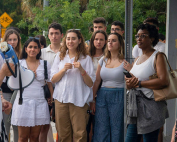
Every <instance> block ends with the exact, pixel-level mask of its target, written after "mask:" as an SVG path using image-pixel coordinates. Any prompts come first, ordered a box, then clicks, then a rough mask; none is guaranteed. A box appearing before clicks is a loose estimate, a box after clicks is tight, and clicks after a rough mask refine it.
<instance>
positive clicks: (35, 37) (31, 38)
mask: <svg viewBox="0 0 177 142" xmlns="http://www.w3.org/2000/svg"><path fill="white" fill-rule="evenodd" d="M29 39H36V40H38V41H39V38H38V37H32V36H30V37H29Z"/></svg>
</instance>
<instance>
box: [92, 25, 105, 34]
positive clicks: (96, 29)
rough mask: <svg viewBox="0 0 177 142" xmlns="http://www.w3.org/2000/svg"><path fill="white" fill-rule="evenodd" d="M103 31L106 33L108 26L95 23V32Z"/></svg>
mask: <svg viewBox="0 0 177 142" xmlns="http://www.w3.org/2000/svg"><path fill="white" fill-rule="evenodd" d="M98 30H102V31H105V32H106V26H105V25H104V24H103V23H93V31H94V32H96V31H98Z"/></svg>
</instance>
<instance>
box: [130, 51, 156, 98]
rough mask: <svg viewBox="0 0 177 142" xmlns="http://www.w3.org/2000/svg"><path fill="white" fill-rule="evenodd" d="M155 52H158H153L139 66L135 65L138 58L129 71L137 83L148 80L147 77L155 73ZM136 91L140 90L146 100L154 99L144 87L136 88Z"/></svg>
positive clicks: (150, 91) (151, 92) (150, 90)
mask: <svg viewBox="0 0 177 142" xmlns="http://www.w3.org/2000/svg"><path fill="white" fill-rule="evenodd" d="M157 52H158V51H154V53H153V54H152V55H151V56H150V57H149V58H148V59H147V60H146V61H144V62H143V63H141V64H139V65H137V61H138V60H139V58H138V59H137V60H136V62H135V63H134V65H133V67H132V69H131V70H130V73H132V74H133V75H134V76H135V77H137V78H138V80H139V81H146V80H149V76H151V75H153V74H154V73H155V69H154V59H155V55H156V54H157ZM136 89H137V90H141V91H142V92H143V93H144V95H146V96H147V97H148V98H154V95H153V90H152V89H148V88H144V87H142V88H136Z"/></svg>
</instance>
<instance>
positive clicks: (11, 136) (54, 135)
mask: <svg viewBox="0 0 177 142" xmlns="http://www.w3.org/2000/svg"><path fill="white" fill-rule="evenodd" d="M51 126H52V131H53V138H54V142H56V136H57V131H56V128H55V123H53V122H51ZM10 142H13V130H12V127H11V130H10ZM163 142H171V136H164V137H163Z"/></svg>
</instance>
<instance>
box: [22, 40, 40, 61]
mask: <svg viewBox="0 0 177 142" xmlns="http://www.w3.org/2000/svg"><path fill="white" fill-rule="evenodd" d="M32 41H33V42H35V43H37V45H38V48H40V49H41V46H40V43H39V39H37V38H29V39H28V40H27V41H26V42H25V44H24V46H23V49H22V54H21V59H26V58H27V57H28V55H27V53H26V51H25V48H27V47H28V45H29V43H30V42H32ZM40 57H41V50H40V51H39V53H38V54H37V56H36V59H40Z"/></svg>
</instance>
